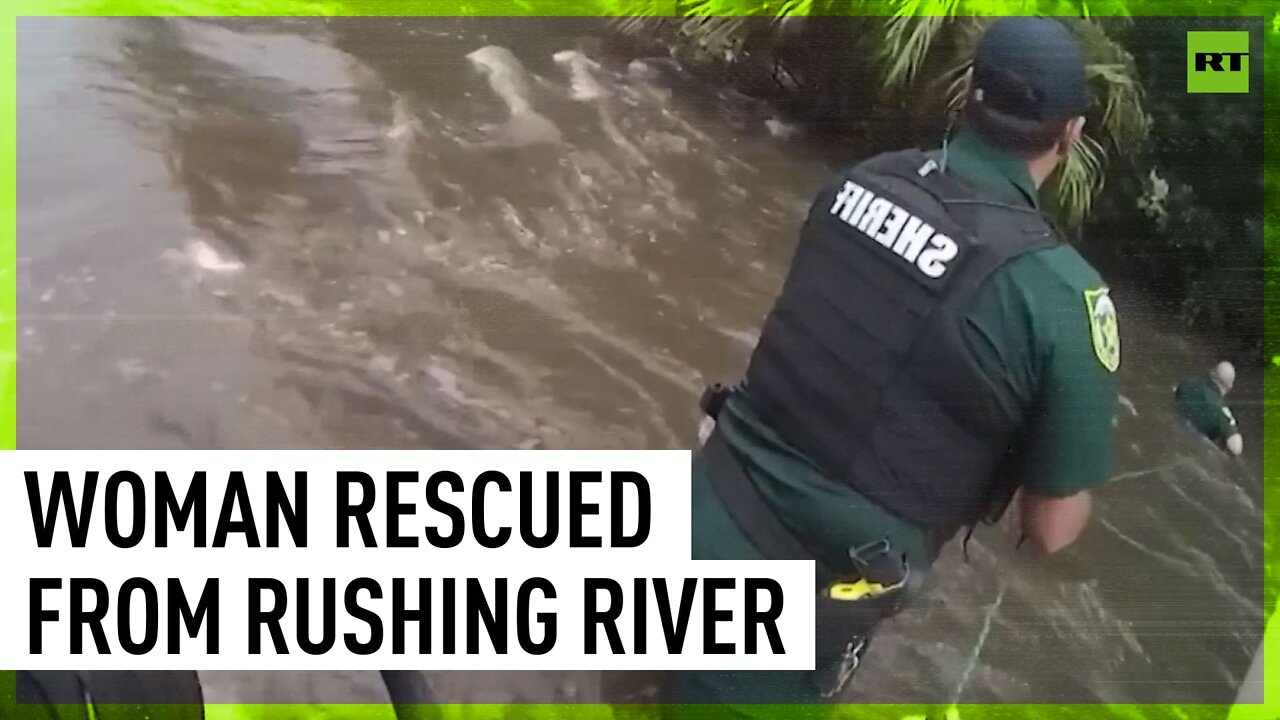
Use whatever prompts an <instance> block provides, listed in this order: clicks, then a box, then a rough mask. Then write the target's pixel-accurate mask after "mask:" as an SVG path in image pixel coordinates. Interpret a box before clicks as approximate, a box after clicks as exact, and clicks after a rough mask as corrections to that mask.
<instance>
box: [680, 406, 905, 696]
mask: <svg viewBox="0 0 1280 720" xmlns="http://www.w3.org/2000/svg"><path fill="white" fill-rule="evenodd" d="M738 390H739V388H737V387H728V386H725V385H721V384H718V383H717V384H715V385H712V386H710V387H708V388H707V389H706V390H704V391H703V393H702V398H701V400H700V401H699V407H700V408H701V410H702V412H703V413H705V414H706V415H707V416H708V417H710V418H712V419H713V420H714V419H716V418H717V417H718V416H719V414H720V411H721V409H722V408H723V407H724V403H725V401H726V400H728V398H729V397H730V396H731V395H733V394H734V393H735V392H737V391H738ZM703 457H704V458H705V460H706V462H707V464H708V466H709V469H710V472H709V473H708V475H709V476H710V481H711V486H712V488H713V489H714V491H715V493H716V495H717V496H719V498H720V501H721V502H722V503H723V504H724V506H725V507H726V508H727V510H728V512H729V515H730V516H731V517H732V518H733V521H734V524H735V525H737V526H738V528H739V529H740V530H742V532H743V534H744V535H746V536H747V539H748V540H750V541H751V544H752V545H754V546H755V547H756V548H757V549H758V550H760V552H761V553H762V554H764V555H765V557H766V558H768V559H770V560H812V561H813V562H814V566H815V570H816V573H817V581H818V591H817V594H816V598H815V602H816V607H815V611H814V619H815V628H814V630H815V637H814V651H815V663H814V668H815V670H814V673H813V682H814V684H815V686H816V687H817V689H818V691H819V692H820V693H821V694H822V696H823V697H824V698H826V699H832V698H834V697H835V696H837V695H838V694H839V693H840V692H841V691H842V690H843V689H844V688H845V687H846V686H847V685H848V683H849V681H850V680H851V679H852V677H853V674H854V671H856V670H857V668H858V665H859V664H860V663H861V662H862V657H863V656H864V654H865V653H866V649H867V645H868V643H869V642H870V640H871V635H872V633H873V632H874V630H875V628H876V626H878V625H879V624H880V622H881V621H882V620H884V619H885V618H887V617H889V616H891V615H894V614H896V613H897V612H898V611H899V610H901V608H902V606H903V605H904V604H905V601H906V599H907V592H905V591H906V587H907V581H908V579H909V578H910V574H911V573H910V568H908V566H907V561H906V557H905V555H903V554H902V553H898V552H895V551H894V549H893V547H892V546H891V545H890V543H889V541H888V540H887V539H885V540H881V541H877V542H873V543H871V544H869V545H865V546H862V547H856V548H850V549H849V551H848V561H849V562H848V563H847V564H845V565H844V566H843V567H831V566H830V565H828V564H827V563H826V562H825V561H823V560H822V559H821V558H820V557H819V556H818V555H817V554H816V553H814V552H812V551H811V550H809V549H808V547H807V546H806V544H805V542H804V541H803V540H801V539H800V538H798V537H796V535H795V534H794V533H792V532H791V531H790V530H789V529H788V528H787V527H786V526H785V525H784V524H783V523H782V521H781V520H779V519H778V517H777V515H776V514H775V513H774V512H773V510H772V509H771V508H770V507H769V506H768V504H767V503H766V502H765V500H764V498H763V497H762V496H761V495H760V492H759V490H758V489H757V488H756V486H755V484H754V483H753V482H752V481H751V479H750V478H749V477H747V474H746V472H745V471H744V470H743V467H742V464H741V463H740V462H739V461H738V459H737V458H736V457H735V456H734V454H733V450H732V449H731V448H730V447H729V445H728V443H727V442H726V441H725V439H724V436H723V435H722V434H721V432H720V430H719V429H718V428H717V429H715V430H713V431H712V432H711V435H710V437H708V438H707V441H706V443H705V444H704V445H703Z"/></svg>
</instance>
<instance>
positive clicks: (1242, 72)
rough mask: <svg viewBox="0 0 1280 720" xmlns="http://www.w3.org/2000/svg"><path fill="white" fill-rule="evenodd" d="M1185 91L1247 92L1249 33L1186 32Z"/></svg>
mask: <svg viewBox="0 0 1280 720" xmlns="http://www.w3.org/2000/svg"><path fill="white" fill-rule="evenodd" d="M1187 92H1189V93H1247V92H1249V33H1248V32H1247V31H1216V32H1196V31H1192V32H1188V33H1187Z"/></svg>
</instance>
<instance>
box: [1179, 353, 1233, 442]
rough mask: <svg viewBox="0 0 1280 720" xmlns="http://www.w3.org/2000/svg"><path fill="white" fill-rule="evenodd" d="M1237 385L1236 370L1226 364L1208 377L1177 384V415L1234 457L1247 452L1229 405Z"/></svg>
mask: <svg viewBox="0 0 1280 720" xmlns="http://www.w3.org/2000/svg"><path fill="white" fill-rule="evenodd" d="M1235 383H1236V368H1235V366H1234V365H1232V364H1231V363H1229V362H1227V361H1225V360H1224V361H1222V362H1220V363H1218V364H1217V365H1215V366H1214V367H1213V369H1212V370H1210V371H1209V372H1207V373H1199V374H1196V375H1194V376H1192V377H1189V378H1187V379H1186V380H1183V381H1182V382H1180V383H1178V386H1177V388H1175V389H1174V392H1173V397H1174V404H1175V406H1176V407H1177V409H1178V414H1179V415H1181V416H1182V418H1183V419H1184V420H1186V421H1187V423H1189V424H1190V425H1191V427H1192V428H1194V429H1195V431H1196V432H1198V433H1200V434H1201V435H1204V436H1205V437H1207V438H1209V439H1210V440H1211V441H1213V443H1214V444H1215V445H1217V446H1218V447H1220V448H1222V449H1224V450H1226V451H1227V452H1229V453H1231V454H1232V455H1239V454H1240V453H1242V452H1244V438H1242V437H1240V428H1239V426H1238V425H1237V424H1236V417H1235V415H1232V414H1231V408H1229V407H1227V405H1226V396H1227V393H1229V392H1231V388H1232V387H1233V386H1234V385H1235Z"/></svg>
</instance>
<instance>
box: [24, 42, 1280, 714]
mask: <svg viewBox="0 0 1280 720" xmlns="http://www.w3.org/2000/svg"><path fill="white" fill-rule="evenodd" d="M592 31H593V25H592V24H591V23H588V22H585V21H581V20H552V19H521V20H515V19H492V20H461V19H448V18H446V19H434V20H427V19H422V20H410V19H386V20H375V19H334V20H330V21H324V20H311V19H263V20H239V21H221V20H220V21H202V20H195V19H182V20H177V19H175V20H166V19H74V18H65V19H22V20H21V22H20V23H19V32H18V79H19V81H18V254H19V267H18V272H19V277H18V281H19V299H18V301H19V375H20V378H21V379H20V384H19V427H18V430H19V432H18V437H19V445H20V447H22V448H145V449H164V448H637V449H640V448H655V449H656V448H684V447H689V444H690V442H691V441H692V439H693V435H694V428H695V425H696V420H697V418H696V412H695V408H694V405H695V400H696V397H697V393H698V391H699V390H700V385H701V383H702V382H703V381H704V379H721V378H724V377H728V376H732V375H733V374H734V373H736V372H739V371H740V370H741V368H742V365H743V362H744V360H745V359H746V357H747V354H748V353H749V351H750V348H751V346H752V343H753V341H754V338H755V333H756V331H757V328H758V326H759V324H760V322H761V320H762V318H763V315H764V313H765V312H766V311H767V310H768V307H769V305H770V302H771V300H772V298H773V296H774V294H775V293H776V291H777V290H778V288H779V286H780V283H781V280H782V277H783V273H784V272H785V269H786V264H787V260H788V258H789V255H790V252H791V248H792V247H793V243H794V242H795V239H796V234H797V229H798V226H799V223H800V221H801V219H802V218H803V214H804V212H805V211H806V209H807V205H808V202H809V200H810V195H811V194H812V193H813V192H814V191H815V189H816V187H817V185H818V183H819V182H820V181H821V180H822V179H823V177H824V175H825V174H826V173H827V172H828V168H826V167H824V166H823V165H822V164H821V163H819V162H817V161H816V160H815V159H814V154H813V153H812V152H811V151H802V150H800V149H799V146H798V145H797V142H798V140H797V139H796V138H794V137H792V134H791V129H790V128H789V127H788V126H787V125H786V124H785V123H781V122H780V121H778V120H777V118H775V117H773V116H771V114H770V113H768V112H767V111H765V110H763V109H762V108H760V107H757V106H752V105H748V104H744V103H743V102H742V101H741V99H740V98H738V97H735V96H733V95H732V94H730V93H726V92H720V91H716V90H714V89H708V88H706V87H702V88H699V87H697V86H696V85H691V84H690V83H688V82H687V81H686V80H684V79H682V78H681V77H680V74H679V73H678V72H675V71H674V70H673V69H672V67H671V66H670V64H669V63H664V62H660V61H656V60H650V61H637V62H630V63H628V62H627V60H628V59H623V61H621V62H602V63H597V62H595V61H593V60H591V59H590V58H589V57H588V55H584V54H582V53H580V52H578V50H579V49H580V48H583V47H587V48H594V47H595V46H596V44H594V43H590V42H588V43H585V44H584V43H583V40H584V39H589V38H586V37H585V36H587V35H588V34H589V33H590V32H592ZM491 45H492V46H498V47H499V48H502V50H486V51H483V52H481V53H478V54H473V53H475V51H477V50H479V49H480V48H482V47H485V46H491ZM597 59H599V58H597ZM521 66H523V67H521ZM1116 293H1117V299H1118V304H1119V307H1120V312H1121V323H1122V328H1123V331H1124V343H1125V360H1124V368H1123V369H1122V374H1123V385H1124V387H1123V392H1124V394H1125V396H1126V398H1127V399H1128V400H1130V401H1131V402H1132V406H1133V408H1134V409H1135V410H1136V415H1134V414H1133V413H1132V412H1130V411H1129V410H1127V409H1123V408H1121V409H1119V410H1118V414H1119V418H1120V426H1119V435H1120V437H1119V450H1118V454H1117V463H1116V468H1115V473H1116V478H1115V481H1114V482H1113V483H1112V484H1111V485H1110V486H1109V487H1107V488H1105V489H1104V490H1102V491H1101V492H1100V493H1099V502H1098V505H1097V509H1096V512H1095V518H1094V522H1093V527H1092V528H1091V529H1090V531H1089V532H1088V533H1087V535H1086V536H1085V537H1084V538H1083V539H1082V541H1081V542H1080V543H1079V545H1078V547H1077V548H1076V549H1075V550H1073V551H1072V552H1070V553H1068V554H1066V555H1065V556H1064V557H1063V558H1062V559H1060V560H1059V559H1055V560H1054V561H1052V562H1049V563H1035V562H1032V561H1030V560H1028V559H1026V558H1023V557H1020V556H1019V555H1018V554H1015V553H1013V552H1012V551H1011V549H1010V548H1009V547H1008V542H1007V540H1006V538H1005V537H1004V536H1002V535H1001V534H1000V533H999V531H998V530H997V529H995V528H982V529H980V530H979V531H978V533H977V534H976V535H975V537H974V540H973V541H972V542H971V543H970V545H969V561H968V563H965V562H964V560H963V559H962V557H961V556H960V553H959V548H958V547H955V548H952V549H951V550H950V551H949V552H948V554H947V555H946V556H945V558H944V560H943V562H942V564H941V570H940V572H939V573H938V576H937V578H936V579H935V582H934V585H933V587H932V588H931V590H930V593H929V595H928V597H927V598H925V599H924V601H922V603H921V604H920V606H919V607H918V608H916V609H915V610H913V611H911V612H908V613H906V614H904V615H903V616H901V617H900V618H898V619H896V620H895V621H893V622H892V623H891V625H890V626H889V627H888V628H887V630H886V632H885V633H884V635H883V636H882V637H881V638H880V639H878V640H877V643H876V645H875V647H874V650H873V654H872V658H871V660H870V661H869V662H868V664H867V666H865V667H864V669H863V670H862V671H861V672H860V675H859V678H858V680H857V681H856V683H855V685H854V687H853V688H852V689H851V690H850V691H849V694H848V697H847V700H848V701H851V702H857V701H863V702H948V701H955V700H958V701H960V702H1067V703H1071V702H1107V703H1127V702H1159V703H1197V702H1200V703H1210V702H1229V701H1230V699H1231V698H1232V696H1233V693H1234V688H1235V684H1236V683H1237V682H1238V680H1239V678H1240V677H1241V676H1242V675H1243V674H1244V671H1245V669H1246V668H1247V666H1248V664H1249V661H1250V658H1251V654H1252V652H1253V651H1254V650H1255V648H1256V647H1257V646H1258V642H1259V633H1260V628H1261V623H1262V579H1261V574H1262V541H1261V537H1262V520H1261V518H1262V515H1261V509H1260V505H1261V499H1260V495H1261V479H1260V478H1261V474H1260V466H1261V462H1260V458H1261V454H1260V443H1261V408H1260V397H1261V387H1260V382H1261V381H1260V378H1259V377H1258V376H1257V374H1256V373H1255V372H1253V371H1251V370H1249V369H1247V368H1242V372H1241V378H1240V380H1239V382H1238V385H1237V392H1236V396H1233V399H1234V400H1235V404H1234V405H1233V407H1235V408H1236V409H1237V415H1238V416H1239V418H1240V421H1241V424H1242V427H1243V430H1244V435H1245V438H1246V443H1247V445H1248V448H1247V456H1246V461H1245V462H1243V463H1235V462H1231V461H1228V460H1227V459H1226V458H1225V457H1224V456H1222V455H1220V454H1218V453H1216V452H1215V451H1213V450H1212V449H1211V448H1208V447H1207V446H1205V445H1204V444H1203V443H1201V442H1200V441H1198V440H1197V439H1195V438H1191V437H1188V436H1186V435H1183V434H1179V433H1178V432H1175V429H1174V427H1173V425H1172V423H1171V421H1170V417H1169V412H1168V406H1169V399H1170V388H1171V386H1172V384H1173V383H1174V382H1175V381H1176V380H1177V379H1178V377H1179V376H1180V375H1183V374H1186V373H1187V372H1190V371H1193V370H1196V369H1198V368H1200V367H1207V365H1208V363H1209V362H1210V361H1212V360H1214V359H1216V358H1214V357H1213V354H1212V352H1211V351H1210V350H1208V349H1206V348H1202V347H1197V346H1196V345H1195V343H1193V342H1190V341H1186V340H1183V339H1180V338H1177V337H1175V336H1172V335H1167V334H1162V333H1160V332H1157V331H1156V330H1154V329H1152V328H1154V327H1158V326H1162V325H1163V323H1162V322H1160V318H1158V317H1156V316H1157V315H1158V314H1159V311H1158V309H1157V308H1155V307H1154V306H1150V305H1147V304H1145V303H1144V302H1143V301H1142V300H1141V298H1139V297H1137V296H1136V295H1133V294H1132V293H1126V291H1125V289H1124V288H1123V287H1121V288H1117V290H1116ZM957 545H958V544H957ZM431 675H432V681H433V683H434V685H435V686H436V689H437V692H438V693H439V694H440V696H441V699H442V700H449V701H490V702H494V701H496V702H509V701H554V700H571V699H576V700H586V701H589V700H600V699H604V700H611V699H615V697H616V696H615V695H611V691H609V690H608V689H607V688H609V687H612V685H611V684H609V683H602V681H601V679H600V678H599V677H597V676H596V674H594V673H591V672H586V671H584V672H577V673H551V672H545V673H519V674H510V673H503V674H485V673H432V674H431ZM370 677H372V678H376V675H373V674H360V673H351V674H347V675H343V676H342V677H341V678H338V677H328V678H322V677H311V678H308V677H303V676H301V675H299V674H287V675H286V674H280V675H272V674H266V675H263V674H238V673H221V674H217V673H211V674H208V675H207V676H206V677H205V678H204V682H205V685H206V689H207V691H208V692H209V693H210V695H211V699H214V700H218V701H233V700H247V701H252V700H264V699H275V700H292V701H295V702H305V701H322V700H329V701H333V700H338V701H341V700H370V699H377V697H378V693H379V692H381V691H380V690H379V689H378V688H377V687H376V683H371V682H370ZM633 697H635V698H636V699H640V698H642V697H643V693H641V695H636V696H633Z"/></svg>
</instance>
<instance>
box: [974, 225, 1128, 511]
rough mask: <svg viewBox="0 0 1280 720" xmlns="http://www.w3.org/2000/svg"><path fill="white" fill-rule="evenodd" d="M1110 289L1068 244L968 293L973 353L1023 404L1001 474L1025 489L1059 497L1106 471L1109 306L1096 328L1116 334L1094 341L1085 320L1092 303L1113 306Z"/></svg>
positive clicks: (1113, 356)
mask: <svg viewBox="0 0 1280 720" xmlns="http://www.w3.org/2000/svg"><path fill="white" fill-rule="evenodd" d="M1109 298H1110V296H1109V294H1107V293H1105V286H1104V285H1103V283H1102V280H1101V278H1100V277H1099V276H1098V273H1097V272H1096V271H1095V270H1094V269H1093V268H1092V267H1090V266H1089V264H1088V263H1087V262H1085V260H1084V258H1082V257H1080V255H1079V254H1078V253H1077V252H1076V251H1075V250H1074V249H1072V248H1070V247H1069V246H1065V245H1064V246H1059V247H1056V248H1051V249H1048V250H1041V251H1036V252H1033V253H1028V254H1027V255H1023V256H1021V257H1019V258H1016V259H1015V260H1013V261H1012V262H1010V263H1009V264H1008V265H1006V266H1005V267H1004V268H1002V269H1001V270H999V271H997V273H996V274H995V275H993V276H992V277H991V278H990V279H989V280H988V282H987V284H986V287H984V288H983V290H982V291H981V292H980V293H979V295H978V297H977V298H975V305H974V307H973V309H972V311H971V312H970V314H969V329H970V332H969V338H968V339H969V342H970V346H971V348H972V350H973V351H974V356H975V359H976V360H977V361H978V363H979V364H980V365H981V366H982V367H983V368H984V370H985V371H986V372H987V374H988V375H989V376H990V377H991V379H992V382H993V384H994V385H995V386H996V387H997V388H1004V389H1005V392H1006V393H1007V396H1008V397H1009V398H1010V400H1011V402H1013V403H1016V404H1017V405H1018V406H1020V407H1021V408H1023V423H1022V427H1021V429H1020V433H1019V436H1018V439H1017V441H1016V443H1015V445H1014V447H1013V448H1011V453H1010V456H1009V458H1008V460H1007V461H1006V464H1005V466H1004V467H1003V468H1002V471H1001V474H1002V475H1003V476H1005V478H1006V479H1007V480H1008V481H1009V482H1011V483H1016V484H1018V485H1021V486H1023V487H1024V488H1026V489H1027V490H1028V491H1029V492H1032V493H1035V494H1038V495H1049V496H1058V497H1065V496H1069V495H1074V494H1075V493H1077V492H1079V491H1080V490H1083V489H1086V488H1089V487H1092V486H1095V485H1098V484H1100V483H1102V482H1103V481H1105V480H1106V479H1107V477H1108V476H1109V475H1110V467H1111V453H1112V447H1111V443H1112V428H1113V424H1112V423H1113V420H1114V418H1115V412H1116V407H1117V401H1118V396H1117V383H1116V377H1115V373H1114V370H1115V368H1116V367H1118V362H1119V335H1118V329H1117V328H1118V322H1116V318H1115V314H1114V312H1110V313H1109V316H1110V321H1111V325H1110V328H1111V329H1114V330H1115V332H1114V333H1112V334H1110V335H1103V337H1110V338H1112V341H1113V342H1112V344H1110V345H1107V344H1106V342H1105V340H1104V341H1103V344H1102V345H1100V346H1098V347H1095V339H1094V333H1093V324H1094V323H1093V321H1092V320H1091V317H1092V311H1093V310H1096V309H1098V308H1099V307H1102V308H1105V309H1109V310H1112V311H1113V310H1114V305H1112V304H1109V302H1108V301H1109ZM1099 302H1103V304H1102V305H1099ZM1104 361H1106V362H1107V363H1108V364H1110V365H1111V368H1110V369H1109V368H1108V367H1107V365H1106V364H1104Z"/></svg>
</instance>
